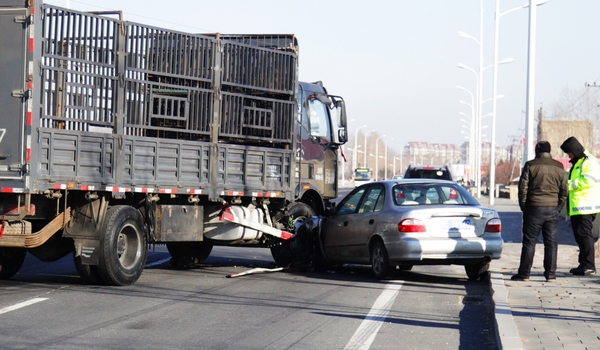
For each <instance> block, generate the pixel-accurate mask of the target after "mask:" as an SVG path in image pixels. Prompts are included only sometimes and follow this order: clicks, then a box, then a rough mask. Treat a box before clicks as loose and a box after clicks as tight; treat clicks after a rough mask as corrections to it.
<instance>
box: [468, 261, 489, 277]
mask: <svg viewBox="0 0 600 350" xmlns="http://www.w3.org/2000/svg"><path fill="white" fill-rule="evenodd" d="M489 270H490V262H489V261H482V262H478V263H475V264H468V265H465V272H466V273H467V277H469V280H471V281H476V280H480V281H486V280H487V279H488V278H489V276H490V272H489Z"/></svg>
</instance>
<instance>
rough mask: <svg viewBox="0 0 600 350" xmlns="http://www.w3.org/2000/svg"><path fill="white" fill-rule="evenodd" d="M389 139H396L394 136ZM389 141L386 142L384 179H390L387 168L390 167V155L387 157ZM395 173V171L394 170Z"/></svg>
mask: <svg viewBox="0 0 600 350" xmlns="http://www.w3.org/2000/svg"><path fill="white" fill-rule="evenodd" d="M388 141H394V138H393V137H392V138H391V139H389V140H388ZM387 144H388V143H387V142H386V143H385V171H384V174H385V175H384V180H387V179H388V175H387V169H388V157H387V148H388V147H387ZM394 175H395V172H394Z"/></svg>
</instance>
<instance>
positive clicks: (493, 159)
mask: <svg viewBox="0 0 600 350" xmlns="http://www.w3.org/2000/svg"><path fill="white" fill-rule="evenodd" d="M545 2H546V1H542V2H540V3H537V5H542V4H543V3H545ZM528 6H529V5H528V4H525V5H522V6H519V7H515V8H512V9H510V10H508V11H505V12H502V13H500V0H496V11H495V14H496V16H495V17H496V18H495V24H494V77H493V79H494V81H493V89H492V97H495V96H496V90H497V86H498V32H499V29H500V17H502V16H504V15H506V14H507V13H510V12H513V11H516V10H520V9H522V8H526V7H528ZM491 132H492V153H491V155H490V205H494V198H495V197H496V98H494V101H493V102H492V131H491Z"/></svg>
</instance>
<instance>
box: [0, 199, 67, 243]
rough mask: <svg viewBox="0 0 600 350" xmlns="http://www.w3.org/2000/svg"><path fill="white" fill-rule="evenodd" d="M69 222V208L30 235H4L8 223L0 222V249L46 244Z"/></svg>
mask: <svg viewBox="0 0 600 350" xmlns="http://www.w3.org/2000/svg"><path fill="white" fill-rule="evenodd" d="M70 220H71V208H67V210H66V211H65V212H63V213H60V214H59V215H58V216H56V217H55V218H54V219H53V220H52V221H50V223H48V225H46V226H44V228H42V229H41V230H39V231H38V232H35V233H31V234H26V233H25V234H13V233H6V232H5V228H6V225H8V223H7V222H6V221H2V227H1V228H0V230H2V231H0V232H2V234H0V247H14V248H36V247H39V246H41V245H42V244H44V243H46V241H47V240H49V239H50V237H52V236H53V235H54V234H55V233H56V232H58V231H59V230H61V229H62V228H63V227H65V225H66V224H67V223H68V222H69V221H70Z"/></svg>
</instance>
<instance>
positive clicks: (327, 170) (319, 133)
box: [300, 96, 337, 198]
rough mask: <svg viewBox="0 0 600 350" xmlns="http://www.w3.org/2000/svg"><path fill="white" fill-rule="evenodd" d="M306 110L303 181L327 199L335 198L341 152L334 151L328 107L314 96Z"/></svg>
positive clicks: (302, 132) (302, 138) (302, 143)
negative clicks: (338, 159)
mask: <svg viewBox="0 0 600 350" xmlns="http://www.w3.org/2000/svg"><path fill="white" fill-rule="evenodd" d="M306 107H307V108H306V109H303V110H302V111H301V113H302V124H303V125H302V131H301V132H300V138H301V140H300V147H301V155H302V159H303V166H302V170H301V171H302V181H303V182H308V183H310V184H312V185H313V186H315V188H317V189H318V191H319V193H321V195H322V196H323V197H325V198H335V197H336V195H337V194H336V178H337V153H336V152H337V151H336V149H334V148H332V147H331V145H332V140H331V138H332V134H331V124H330V116H329V113H328V111H327V108H328V107H327V106H326V105H325V104H323V103H322V102H321V101H319V100H318V99H317V98H314V97H311V96H308V101H307V104H306Z"/></svg>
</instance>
